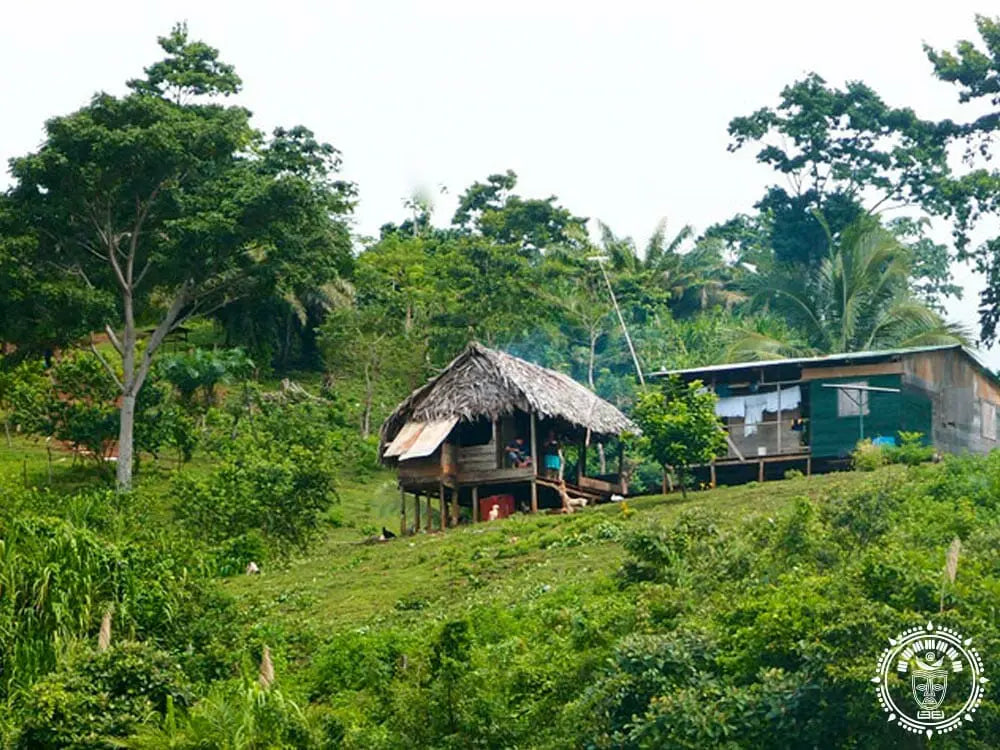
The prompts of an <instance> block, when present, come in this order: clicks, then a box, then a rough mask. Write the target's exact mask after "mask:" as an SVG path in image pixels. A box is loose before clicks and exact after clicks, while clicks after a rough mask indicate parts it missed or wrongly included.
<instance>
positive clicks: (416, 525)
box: [413, 492, 420, 534]
mask: <svg viewBox="0 0 1000 750" xmlns="http://www.w3.org/2000/svg"><path fill="white" fill-rule="evenodd" d="M413 501H414V502H413V533H414V534H416V533H418V532H419V531H420V493H419V492H414V493H413Z"/></svg>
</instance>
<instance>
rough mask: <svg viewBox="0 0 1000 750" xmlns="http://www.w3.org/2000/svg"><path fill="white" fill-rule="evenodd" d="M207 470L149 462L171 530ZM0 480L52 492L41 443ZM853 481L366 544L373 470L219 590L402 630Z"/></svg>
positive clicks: (309, 618)
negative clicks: (697, 512)
mask: <svg viewBox="0 0 1000 750" xmlns="http://www.w3.org/2000/svg"><path fill="white" fill-rule="evenodd" d="M209 468H210V464H209V463H208V462H207V459H205V458H203V457H202V458H199V457H196V458H195V460H194V461H192V462H191V463H189V464H186V465H184V466H183V467H181V468H179V469H178V468H177V466H176V463H175V462H174V461H173V460H171V459H163V460H161V461H159V462H156V461H152V460H148V461H146V462H145V463H144V465H143V469H142V471H141V473H140V475H139V477H138V479H137V485H138V487H139V489H140V490H142V491H144V492H147V493H151V494H152V495H153V496H155V497H157V498H158V499H159V500H160V502H159V503H158V505H159V506H160V507H161V508H162V511H163V512H162V514H161V516H160V517H161V518H162V519H163V520H164V522H166V523H169V518H170V515H169V505H170V492H169V488H170V480H171V478H172V477H173V476H174V475H175V474H176V472H177V471H183V472H204V471H207V470H208V469H209ZM0 471H2V473H3V475H5V476H6V477H7V481H23V480H24V476H25V474H26V476H27V477H28V482H29V484H33V485H36V486H45V485H47V484H48V483H49V477H48V457H47V453H46V449H45V445H44V443H43V442H40V441H39V442H32V441H27V440H24V439H15V441H14V445H13V447H12V448H7V447H6V445H4V446H3V447H2V448H0ZM95 481H100V480H99V477H98V473H97V469H96V468H95V467H94V466H93V464H92V463H83V462H81V461H79V460H78V461H77V462H76V464H75V465H74V463H73V461H72V458H71V457H70V456H69V454H66V453H58V452H54V460H53V470H52V486H53V487H54V488H56V489H59V490H72V489H76V488H78V487H82V486H86V485H90V486H93V484H94V483H95ZM104 481H106V480H104ZM856 481H858V476H857V475H855V474H850V473H843V474H829V475H825V476H814V477H810V478H804V477H801V478H796V479H789V480H783V481H772V482H766V483H764V484H757V483H750V484H747V485H742V486H736V487H722V488H719V489H715V490H708V491H701V492H692V493H690V495H689V497H688V499H687V500H684V499H682V498H681V496H680V495H679V494H673V495H669V496H663V495H656V496H650V497H645V498H637V499H632V500H629V501H628V503H627V507H628V508H629V510H630V514H629V516H628V517H626V516H625V514H624V513H623V512H622V506H621V505H617V504H606V505H601V506H598V507H596V508H589V509H586V510H584V511H582V512H578V513H575V514H573V515H572V516H561V515H554V516H553V515H538V516H516V517H514V518H510V519H506V520H503V521H495V522H492V523H481V524H478V525H476V526H462V527H460V528H458V529H450V530H448V531H446V532H445V533H443V534H442V533H440V532H436V533H431V534H426V533H421V534H418V535H416V536H414V537H408V538H400V539H396V540H393V541H391V542H388V543H379V544H365V543H364V538H365V536H366V535H368V534H371V533H374V532H375V531H376V530H377V529H380V528H381V527H382V526H383V525H384V526H386V527H388V528H390V529H394V530H395V529H398V527H399V505H398V503H399V495H398V490H397V489H396V484H395V478H394V476H393V475H392V474H390V473H388V472H376V473H374V474H373V475H372V476H369V477H366V478H364V479H356V480H350V481H343V482H342V483H341V485H340V486H339V488H338V496H339V501H340V502H339V503H338V505H337V506H335V507H334V508H333V510H332V511H331V513H330V519H331V523H330V525H329V527H328V529H327V531H326V532H325V533H324V535H323V537H322V539H321V540H320V541H319V542H317V543H316V544H315V545H314V546H313V547H312V548H311V549H310V551H309V552H308V553H307V554H301V555H296V556H293V557H292V558H291V559H289V560H286V561H283V562H280V563H277V562H276V563H270V564H266V565H264V567H263V574H262V575H260V576H254V577H245V576H237V577H234V578H229V579H220V581H219V583H218V585H219V586H220V587H221V588H223V589H224V590H226V591H228V592H230V593H231V594H233V595H235V596H236V597H237V599H238V601H239V604H240V606H241V608H243V609H244V610H245V612H246V613H247V615H248V616H249V617H250V618H251V619H252V620H253V621H255V622H257V624H258V626H259V627H268V628H270V627H276V628H280V629H281V630H282V631H284V632H296V633H301V634H303V635H305V636H307V640H312V639H313V638H319V639H321V640H322V638H323V635H324V634H325V633H328V632H331V631H334V630H341V629H345V628H352V627H360V626H364V625H372V624H378V623H393V622H396V623H406V622H408V621H413V620H415V619H423V618H426V616H427V612H428V611H431V612H433V614H434V616H436V617H445V616H449V615H454V614H457V613H460V612H461V611H463V610H465V609H467V608H470V607H472V606H476V605H481V604H484V603H492V604H494V605H510V606H513V605H516V604H518V603H519V602H522V601H523V600H525V599H528V598H531V597H534V596H537V595H538V594H539V592H540V591H545V592H553V591H556V592H558V591H559V590H560V589H564V588H566V587H576V588H583V587H590V588H593V587H595V586H596V587H600V586H603V585H610V584H611V581H612V579H613V576H614V574H615V572H616V570H617V569H618V567H619V565H620V564H621V561H622V557H623V554H624V553H623V550H622V547H621V545H619V544H617V543H616V542H615V539H616V538H618V537H619V536H620V533H621V532H622V531H624V530H627V529H629V528H634V527H637V526H639V525H640V524H641V523H644V522H647V521H650V520H653V521H658V522H661V523H667V524H668V523H670V522H671V521H672V520H674V519H675V518H676V517H677V516H678V515H679V514H680V513H681V512H682V511H683V510H684V509H686V508H694V507H698V506H707V507H710V508H712V509H713V511H714V512H715V514H716V515H717V516H718V518H719V519H720V523H721V524H723V525H724V526H735V525H737V524H738V523H739V522H740V521H742V520H743V519H745V518H748V517H750V516H753V515H762V516H778V515H780V514H781V513H782V512H783V511H784V509H785V508H786V507H787V506H788V505H789V503H790V502H791V500H792V499H793V498H795V497H797V496H802V495H815V494H818V493H822V492H825V491H828V490H829V489H830V488H832V487H834V486H836V485H843V484H849V483H852V482H856ZM410 512H411V513H412V505H411V506H410Z"/></svg>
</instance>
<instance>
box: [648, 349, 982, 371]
mask: <svg viewBox="0 0 1000 750" xmlns="http://www.w3.org/2000/svg"><path fill="white" fill-rule="evenodd" d="M943 349H962V350H963V351H965V353H966V354H968V355H969V356H970V357H971V358H972V359H973V360H974V361H975V362H976V364H978V365H979V366H980V367H982V368H984V369H986V370H987V371H988V370H989V368H988V367H986V365H984V364H983V362H982V360H980V359H979V356H978V355H977V354H976V353H975V352H974V351H972V350H971V349H969V348H968V347H963V346H962V345H961V344H940V345H938V346H914V347H910V348H907V349H885V350H882V351H876V352H844V353H843V354H825V355H823V356H821V357H798V358H790V359H766V360H760V361H752V362H731V363H729V364H724V365H708V366H707V367H688V368H686V369H683V370H659V371H657V372H654V373H651V375H650V377H662V376H664V375H690V374H695V373H703V372H705V373H708V372H725V371H727V370H743V369H748V368H754V369H756V368H762V367H781V366H782V365H803V364H817V363H821V362H851V361H857V360H862V361H863V360H866V359H884V358H885V357H897V356H900V355H902V354H916V353H918V352H934V351H940V350H943Z"/></svg>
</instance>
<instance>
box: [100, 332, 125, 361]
mask: <svg viewBox="0 0 1000 750" xmlns="http://www.w3.org/2000/svg"><path fill="white" fill-rule="evenodd" d="M104 332H105V333H107V334H108V341H110V342H111V346H113V347H114V348H115V350H116V351H117V352H118V353H119V354H120V355H122V356H123V357H124V356H125V347H123V346H122V342H121V341H119V340H118V336H117V335H116V334H115V329H114V328H112V327H111V325H110V324H107V325H105V326H104Z"/></svg>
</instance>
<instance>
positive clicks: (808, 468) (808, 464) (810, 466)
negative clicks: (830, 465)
mask: <svg viewBox="0 0 1000 750" xmlns="http://www.w3.org/2000/svg"><path fill="white" fill-rule="evenodd" d="M812 473H813V458H812V456H807V457H806V476H807V477H811V476H812Z"/></svg>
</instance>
